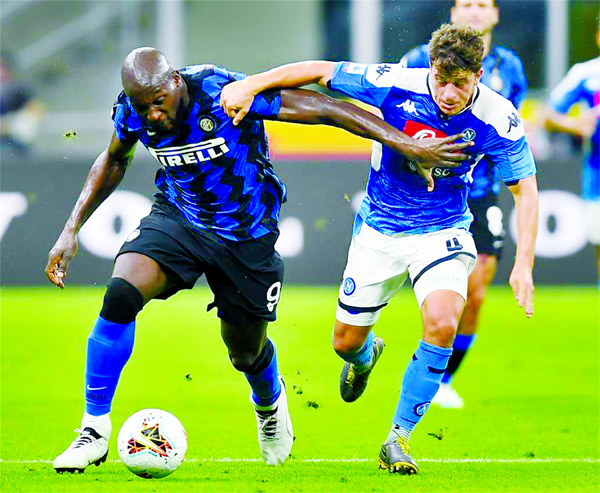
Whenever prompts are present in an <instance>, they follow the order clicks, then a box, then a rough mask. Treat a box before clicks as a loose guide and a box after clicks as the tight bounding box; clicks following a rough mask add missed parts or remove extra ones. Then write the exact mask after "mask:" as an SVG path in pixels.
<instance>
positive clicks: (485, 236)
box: [400, 0, 527, 409]
mask: <svg viewBox="0 0 600 493" xmlns="http://www.w3.org/2000/svg"><path fill="white" fill-rule="evenodd" d="M450 19H451V21H452V23H453V24H456V25H459V26H470V27H472V28H473V29H476V30H477V31H479V32H481V33H483V63H482V68H483V75H482V76H481V82H482V83H483V84H485V85H487V86H488V87H490V88H491V89H493V90H494V91H496V92H497V93H499V94H502V96H504V97H505V98H506V99H508V100H510V102H511V103H512V104H513V105H514V106H515V108H517V109H520V108H521V105H522V103H523V100H524V99H525V95H526V94H527V79H526V77H525V71H524V70H523V63H522V62H521V59H520V58H519V57H518V56H517V55H516V54H515V53H514V52H513V51H511V50H509V49H507V48H503V47H502V46H497V45H492V30H493V29H494V27H495V26H496V24H498V19H499V12H498V7H497V6H496V2H495V1H494V0H455V2H454V6H453V7H452V9H451V10H450ZM400 64H401V65H404V66H406V67H410V68H425V67H429V49H428V45H427V44H424V45H421V46H419V47H418V48H415V49H414V50H412V51H410V52H408V53H407V54H406V55H405V56H404V57H403V58H402V59H401V60H400ZM472 179H473V182H472V183H471V187H470V190H469V198H468V204H469V208H470V209H471V213H472V214H473V222H472V223H471V229H470V231H471V233H472V234H473V238H474V240H475V246H476V247H477V263H476V264H475V269H473V272H472V273H471V275H470V276H469V289H468V294H467V304H466V305H465V310H464V312H463V315H462V318H461V320H460V323H459V324H458V333H457V335H456V338H455V339H454V344H453V346H452V347H453V349H454V351H453V352H452V356H451V357H450V361H449V362H448V368H447V369H446V372H445V373H444V376H443V378H442V384H441V385H440V389H439V390H438V393H437V394H436V396H435V399H434V400H433V404H438V405H440V406H442V407H445V408H453V409H460V408H462V407H463V405H464V402H463V399H462V398H461V397H460V395H458V393H457V392H456V390H455V389H453V388H452V384H451V382H452V378H453V376H454V374H455V373H456V371H457V370H458V368H459V366H460V364H461V362H462V360H463V358H464V357H465V355H466V353H467V351H468V350H469V348H470V347H471V346H472V344H473V342H475V338H476V334H475V333H476V332H477V324H478V321H479V312H480V310H481V305H482V304H483V301H484V299H485V296H486V294H487V288H488V286H489V284H490V283H491V282H492V280H493V279H494V275H495V274H496V267H497V266H498V261H499V260H500V256H501V254H502V244H503V241H504V225H503V220H502V219H503V218H502V210H501V209H500V207H498V205H497V204H498V194H499V193H500V182H501V179H500V171H499V169H498V167H497V166H494V164H493V162H492V161H491V160H489V159H487V158H486V157H484V158H483V159H481V161H479V164H478V165H477V166H476V167H475V169H474V170H473V175H472Z"/></svg>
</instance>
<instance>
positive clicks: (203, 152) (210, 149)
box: [148, 137, 229, 166]
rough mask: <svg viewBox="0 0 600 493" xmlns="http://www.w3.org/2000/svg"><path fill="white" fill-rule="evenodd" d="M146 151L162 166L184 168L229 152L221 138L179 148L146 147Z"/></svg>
mask: <svg viewBox="0 0 600 493" xmlns="http://www.w3.org/2000/svg"><path fill="white" fill-rule="evenodd" d="M148 150H149V151H150V154H152V155H153V156H154V157H155V158H156V159H157V160H158V162H159V163H160V164H162V165H163V166H185V165H190V164H199V163H203V162H205V161H210V160H212V159H216V158H218V157H221V156H223V155H224V154H225V153H227V152H228V151H229V148H228V147H227V144H226V143H225V139H224V138H223V137H217V138H216V139H211V140H205V141H203V142H197V143H195V144H187V145H184V146H179V147H164V148H162V149H154V148H152V147H148Z"/></svg>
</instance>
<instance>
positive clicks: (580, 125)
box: [542, 107, 597, 138]
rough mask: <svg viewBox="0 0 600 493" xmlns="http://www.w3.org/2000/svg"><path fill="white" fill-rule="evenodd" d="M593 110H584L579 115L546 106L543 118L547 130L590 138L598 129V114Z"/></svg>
mask: <svg viewBox="0 0 600 493" xmlns="http://www.w3.org/2000/svg"><path fill="white" fill-rule="evenodd" d="M593 113H594V112H593V110H588V111H584V112H582V113H581V114H580V115H579V116H578V117H573V116H569V115H564V114H562V113H559V112H558V111H556V110H554V109H552V108H550V107H546V108H545V109H544V110H543V114H542V120H543V122H544V127H545V128H546V130H549V131H551V132H562V133H566V134H570V135H574V136H576V137H584V138H589V137H591V136H592V135H593V133H594V131H595V129H596V122H597V116H596V115H594V114H593Z"/></svg>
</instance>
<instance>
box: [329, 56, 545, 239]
mask: <svg viewBox="0 0 600 493" xmlns="http://www.w3.org/2000/svg"><path fill="white" fill-rule="evenodd" d="M330 86H331V89H333V90H336V91H340V92H343V93H344V94H346V95H348V96H350V97H352V98H355V99H358V100H359V101H362V102H364V103H367V104H370V105H372V106H376V107H377V108H379V109H380V110H381V112H382V115H383V118H384V120H385V121H386V122H388V123H389V124H391V125H393V126H395V127H396V128H398V129H399V130H401V131H402V132H404V133H405V134H407V135H409V136H411V137H414V138H420V139H423V138H431V137H445V136H448V135H453V134H457V133H461V132H465V133H466V135H467V137H466V138H467V139H468V140H470V141H473V142H474V146H473V147H471V148H469V150H468V151H467V152H468V154H470V155H471V156H472V158H471V159H470V160H469V162H463V163H462V164H461V165H460V166H459V167H457V168H452V169H448V168H433V169H432V174H433V176H434V179H435V189H434V191H433V192H428V191H427V187H426V184H425V181H424V179H423V178H422V177H421V176H420V175H419V174H418V173H417V170H416V167H415V165H414V164H413V163H411V162H410V161H409V160H407V159H406V158H405V157H404V156H402V155H400V154H397V153H395V152H394V151H392V150H391V149H389V148H387V147H383V146H378V145H375V146H374V150H373V155H372V157H371V170H370V173H369V179H368V183H367V193H366V196H365V198H364V200H363V202H362V204H361V207H360V210H359V215H360V216H361V218H362V219H363V220H364V221H365V222H366V223H367V224H368V225H369V226H371V227H372V228H374V229H376V230H377V231H379V232H381V233H384V234H388V235H390V234H396V233H411V234H420V233H428V232H432V231H438V230H440V229H446V228H460V229H466V230H468V229H469V225H470V223H471V221H472V215H471V213H470V212H469V209H468V207H467V194H468V188H469V184H470V180H471V178H470V173H471V171H472V169H473V166H474V165H475V164H476V163H477V162H478V161H479V160H480V159H481V158H483V157H484V156H485V157H486V158H487V159H489V160H490V161H491V162H493V163H494V164H495V165H497V166H498V169H499V170H500V175H501V177H502V180H504V182H507V183H511V182H516V181H518V180H520V179H522V178H525V177H527V176H531V175H534V174H535V173H536V167H535V162H534V160H533V156H532V154H531V151H530V150H529V146H528V144H527V140H526V138H525V132H524V128H523V123H522V122H521V119H520V117H519V113H518V112H517V110H516V109H515V107H514V106H513V105H512V103H511V102H510V101H508V100H507V99H506V98H504V97H502V96H501V95H499V94H497V93H496V92H494V91H493V90H491V89H490V88H488V87H487V86H485V85H483V84H481V85H478V86H477V87H476V89H475V94H474V95H473V100H472V103H471V104H470V105H469V106H468V107H467V108H465V109H464V110H463V111H462V112H461V113H459V114H458V115H454V116H450V117H449V116H446V115H444V114H443V113H442V112H441V111H440V110H439V108H438V106H437V105H436V103H435V101H434V99H433V97H432V95H431V88H430V84H429V69H409V68H404V67H402V66H401V65H400V64H387V63H382V64H373V65H365V64H357V63H351V62H340V63H337V64H336V66H335V70H334V73H333V77H332V79H331V81H330Z"/></svg>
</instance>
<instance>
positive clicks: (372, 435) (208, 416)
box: [0, 287, 600, 492]
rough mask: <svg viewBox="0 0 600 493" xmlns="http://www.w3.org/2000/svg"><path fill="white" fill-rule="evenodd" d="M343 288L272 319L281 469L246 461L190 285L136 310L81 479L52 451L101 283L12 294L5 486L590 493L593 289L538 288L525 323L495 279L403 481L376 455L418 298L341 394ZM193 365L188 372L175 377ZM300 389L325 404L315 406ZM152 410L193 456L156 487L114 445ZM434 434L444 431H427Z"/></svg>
mask: <svg viewBox="0 0 600 493" xmlns="http://www.w3.org/2000/svg"><path fill="white" fill-rule="evenodd" d="M336 295H337V292H336V289H335V288H333V287H318V288H308V287H287V288H286V289H285V290H284V294H283V300H282V303H281V305H280V307H279V313H278V316H279V318H278V321H277V322H276V323H275V324H273V326H272V328H271V331H270V337H271V338H272V339H273V340H274V342H275V343H276V345H277V349H278V357H279V363H280V369H281V371H282V373H283V374H284V375H285V377H286V382H287V386H288V389H289V401H290V412H291V414H292V419H293V423H294V431H295V435H296V437H297V440H296V442H295V444H294V449H293V459H292V460H290V461H289V462H287V463H286V464H285V465H284V466H283V467H281V468H270V467H267V466H265V465H264V464H262V463H261V462H260V461H257V460H256V459H257V458H258V457H259V450H258V443H257V440H256V427H255V422H254V413H253V412H252V409H251V407H250V404H249V403H248V388H247V384H246V382H245V379H244V378H243V376H242V375H240V374H238V373H237V372H236V371H235V370H234V369H233V368H232V367H231V366H230V364H229V362H228V360H227V355H226V350H225V347H224V345H223V343H222V342H221V340H220V336H219V330H218V321H217V319H216V318H215V315H214V311H213V312H211V313H210V314H207V313H206V311H205V309H206V305H207V304H208V302H209V301H211V299H212V298H211V296H210V293H209V292H208V290H206V289H204V288H196V289H195V290H193V291H191V292H185V293H181V294H178V295H177V296H176V297H174V298H173V299H171V300H169V301H167V302H161V301H156V302H152V303H151V304H150V305H149V306H148V307H147V308H146V309H145V310H144V311H143V312H142V313H141V315H140V316H139V318H138V330H137V336H136V345H135V350H134V354H133V356H132V358H131V360H130V362H129V364H128V366H127V367H126V369H125V371H124V374H123V377H122V381H121V385H120V387H119V389H118V391H117V396H116V399H115V403H114V406H113V413H112V419H113V426H114V431H113V438H112V439H111V451H110V453H109V462H107V463H106V464H103V465H102V466H101V467H99V468H96V467H93V466H92V467H90V468H88V469H87V470H86V472H85V474H83V475H76V476H72V475H60V476H59V475H57V474H56V473H55V472H54V470H53V469H52V466H51V463H50V461H51V460H52V459H53V458H54V457H55V456H56V455H57V454H58V453H60V452H62V450H63V449H64V448H65V447H66V446H67V445H68V444H69V443H70V441H71V440H73V439H74V437H75V434H74V433H73V431H72V430H73V429H74V428H76V427H78V425H79V421H80V418H81V413H82V410H83V397H82V393H83V367H84V361H85V345H86V337H87V334H88V332H89V329H90V327H91V324H92V323H93V321H94V319H95V317H96V315H97V313H98V310H99V308H100V304H101V300H102V290H100V289H96V288H78V287H68V288H67V289H66V290H65V291H62V292H61V291H59V290H57V289H51V288H4V289H3V290H2V296H1V300H0V301H1V306H0V309H1V317H2V318H1V328H2V334H1V343H2V346H1V356H2V361H1V366H2V368H1V369H2V388H1V437H0V457H1V458H2V463H1V464H0V468H1V469H0V473H1V482H0V489H1V490H2V491H3V492H12V491H61V492H62V491H65V492H66V491H102V492H107V491H160V492H176V491H212V492H215V491H256V492H259V491H402V490H406V491H569V492H570V491H598V490H599V489H600V450H599V448H600V440H599V438H600V435H599V417H600V405H599V399H600V393H599V383H600V367H599V327H600V320H599V318H600V304H599V303H600V302H599V295H598V291H597V290H596V289H594V288H575V287H570V288H563V287H561V288H538V289H537V291H536V303H535V307H536V314H535V316H534V318H533V319H531V320H527V319H525V317H524V316H523V315H522V313H521V312H520V310H519V308H518V307H517V306H516V303H515V302H514V300H513V297H512V294H511V292H510V291H509V289H508V288H504V287H498V288H493V289H492V291H491V292H490V295H489V299H488V301H487V303H486V305H485V306H484V310H483V314H482V320H481V327H482V328H481V331H480V336H479V339H478V340H477V342H476V344H475V346H474V349H473V350H472V351H471V353H470V354H469V356H468V358H467V359H466V361H465V364H464V365H463V368H462V369H461V372H460V373H459V375H458V377H457V378H456V380H455V387H456V388H457V389H458V390H459V392H460V393H461V395H462V396H463V397H464V398H465V401H466V404H467V406H466V408H465V409H464V410H462V411H451V410H441V409H438V408H431V409H430V410H429V412H428V413H427V415H426V416H425V418H424V419H423V421H422V422H421V424H420V425H419V426H418V427H417V430H416V431H415V432H414V434H413V438H412V440H411V445H412V452H413V455H414V457H415V458H416V459H417V461H418V462H419V465H420V468H421V473H420V474H419V475H418V476H416V477H410V478H407V477H401V476H395V475H390V474H388V473H386V472H384V471H378V470H377V469H376V457H377V453H378V451H379V447H380V445H381V442H382V440H383V439H384V438H385V436H386V435H387V431H388V429H389V426H390V423H391V418H392V415H393V412H394V408H395V405H396V400H397V397H398V391H399V388H400V381H401V378H402V372H403V370H404V368H405V366H406V364H407V362H408V361H409V359H410V356H411V354H412V353H413V351H414V349H415V348H416V345H417V344H418V341H419V338H420V331H421V329H420V316H419V311H418V309H417V305H416V301H415V299H414V296H413V294H412V293H411V292H410V291H409V290H403V291H402V292H401V293H399V295H398V296H397V297H396V298H395V299H394V301H393V303H392V304H391V305H390V306H389V307H388V308H387V309H386V310H384V313H383V314H382V316H381V318H380V321H379V323H378V325H377V330H376V332H377V333H378V334H379V335H381V336H383V338H384V340H385V342H386V349H385V351H384V354H383V356H382V358H381V360H380V362H379V364H378V366H377V369H376V370H375V371H374V373H373V375H372V376H371V380H370V382H369V388H368V389H367V391H366V393H365V395H364V396H363V397H362V398H361V399H360V400H359V401H357V402H356V403H354V404H351V405H349V404H345V403H344V402H342V401H341V399H340V398H339V396H338V389H337V385H338V384H337V380H338V376H339V371H340V368H341V363H340V360H339V359H338V358H337V356H336V355H335V354H334V353H333V351H332V349H331V327H332V324H333V320H334V314H335V302H336ZM188 373H189V374H190V375H191V381H188V380H186V378H185V375H186V374H188ZM293 386H296V388H300V389H301V390H302V393H301V394H299V393H296V391H295V390H293ZM308 401H314V402H316V403H318V405H319V407H318V408H317V409H315V408H313V407H309V406H308V404H307V402H308ZM149 407H159V408H164V409H166V410H168V411H170V412H172V413H174V414H175V415H176V416H178V417H179V419H180V420H181V421H182V422H183V424H184V426H185V427H186V429H187V432H188V439H189V449H188V453H187V459H188V460H187V461H186V462H184V464H183V465H182V466H181V468H180V469H179V470H178V471H176V472H175V473H174V474H172V475H171V476H169V477H167V478H164V479H161V480H157V481H148V480H143V479H140V478H137V477H136V476H134V475H132V474H131V473H129V472H128V471H126V470H125V468H124V467H123V466H122V465H121V464H120V463H119V462H118V456H117V453H116V445H115V441H116V435H117V431H118V428H119V426H120V425H121V423H122V422H123V421H124V420H125V419H126V417H127V416H129V415H130V414H132V413H133V412H135V411H137V410H139V409H143V408H149ZM440 430H442V434H443V439H442V440H438V439H437V438H435V437H433V436H431V435H430V434H439V433H440ZM226 458H231V459H244V460H242V461H234V460H232V461H229V462H227V461H224V460H223V459H226ZM313 459H323V460H324V461H320V462H318V461H316V462H315V461H312V460H313ZM339 459H346V461H344V462H339V461H338V462H336V461H337V460H339ZM353 459H354V460H353ZM419 459H420V460H419ZM479 459H489V460H487V461H479ZM352 460H353V461H352Z"/></svg>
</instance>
